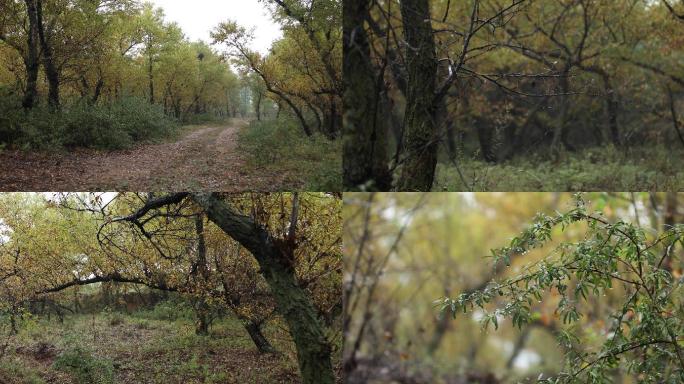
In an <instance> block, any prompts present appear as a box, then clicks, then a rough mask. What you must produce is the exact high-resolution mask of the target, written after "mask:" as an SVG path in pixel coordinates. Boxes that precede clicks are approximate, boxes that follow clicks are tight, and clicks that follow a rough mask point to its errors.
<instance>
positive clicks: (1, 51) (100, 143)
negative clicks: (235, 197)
mask: <svg viewBox="0 0 684 384" xmlns="http://www.w3.org/2000/svg"><path fill="white" fill-rule="evenodd" d="M188 7H191V5H190V4H188ZM249 7H252V8H255V9H257V10H259V11H260V12H265V13H268V14H269V15H270V17H271V18H272V19H273V20H274V22H275V23H277V24H278V26H279V27H280V29H281V31H282V37H280V38H277V39H276V40H275V41H274V42H273V44H272V46H271V47H270V48H269V49H268V51H267V52H261V51H259V50H257V49H255V48H254V45H253V39H254V33H253V32H254V30H253V29H252V28H247V27H245V26H242V25H239V24H238V23H237V22H235V21H234V20H232V19H231V14H230V13H228V14H225V16H224V20H225V22H222V23H220V24H219V25H209V26H206V29H207V31H209V30H211V31H212V32H211V35H210V36H211V38H210V39H208V40H210V41H202V40H192V41H191V40H190V39H189V38H188V37H187V36H186V35H185V33H184V31H183V30H182V29H181V27H180V25H179V24H178V23H176V22H171V21H168V20H166V18H165V15H164V10H163V9H162V8H159V7H157V6H155V5H154V3H152V2H142V1H139V0H21V1H20V0H2V1H0V162H2V163H3V164H7V166H6V167H4V169H3V170H2V171H1V173H0V183H1V184H3V185H5V186H6V188H5V189H4V190H18V191H24V190H68V191H73V190H120V189H124V190H126V189H127V188H126V187H127V186H128V185H135V186H136V188H135V190H156V189H159V188H162V189H165V190H189V189H195V190H197V189H202V190H224V191H225V190H234V191H245V190H250V191H254V190H299V189H306V190H316V191H318V190H340V189H341V187H340V186H339V184H340V181H341V170H340V168H341V167H340V164H341V153H340V151H341V148H340V145H339V143H338V142H339V140H337V138H338V137H339V135H340V131H341V120H342V117H341V110H342V108H341V65H342V64H341V62H342V48H341V44H339V41H340V40H341V33H342V31H341V20H340V17H341V4H340V3H339V2H338V1H334V0H325V1H317V2H309V1H303V0H262V1H258V2H250V4H249ZM207 36H209V35H207ZM162 158H167V159H168V160H169V161H168V162H166V163H162V162H160V159H162ZM179 167H186V168H187V169H180V170H179V169H175V168H179ZM83 169H85V170H86V172H89V174H88V176H87V177H81V178H79V177H78V176H77V175H78V174H79V173H81V172H83ZM225 169H228V171H226V170H225ZM188 172H192V173H195V174H197V175H196V176H194V177H188V176H186V175H185V174H186V173H188ZM48 181H51V182H50V183H48Z"/></svg>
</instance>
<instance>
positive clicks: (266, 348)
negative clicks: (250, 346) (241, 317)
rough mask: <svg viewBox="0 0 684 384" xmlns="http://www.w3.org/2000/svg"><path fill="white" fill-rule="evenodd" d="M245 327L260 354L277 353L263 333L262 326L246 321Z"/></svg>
mask: <svg viewBox="0 0 684 384" xmlns="http://www.w3.org/2000/svg"><path fill="white" fill-rule="evenodd" d="M244 325H245V329H246V330H247V333H248V334H249V337H250V338H251V339H252V341H253V342H254V345H256V347H257V349H258V350H259V352H261V353H274V352H275V351H276V350H275V348H274V347H273V345H271V343H270V342H269V341H268V339H266V337H265V336H264V334H263V333H262V332H261V324H258V323H257V322H254V321H251V320H250V321H245V322H244Z"/></svg>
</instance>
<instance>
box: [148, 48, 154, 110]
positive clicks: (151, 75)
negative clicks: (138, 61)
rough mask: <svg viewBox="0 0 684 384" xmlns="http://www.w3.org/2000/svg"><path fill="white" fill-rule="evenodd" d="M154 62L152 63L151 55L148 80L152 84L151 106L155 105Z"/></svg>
mask: <svg viewBox="0 0 684 384" xmlns="http://www.w3.org/2000/svg"><path fill="white" fill-rule="evenodd" d="M152 65H153V61H152V54H150V57H149V62H148V66H147V78H148V80H149V82H150V84H149V88H150V104H154V73H153V68H152Z"/></svg>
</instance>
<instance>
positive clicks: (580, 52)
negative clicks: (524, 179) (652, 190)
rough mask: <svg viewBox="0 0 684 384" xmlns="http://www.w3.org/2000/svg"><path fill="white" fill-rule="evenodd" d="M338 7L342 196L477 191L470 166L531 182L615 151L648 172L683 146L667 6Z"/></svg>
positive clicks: (676, 37)
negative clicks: (530, 177) (511, 168)
mask: <svg viewBox="0 0 684 384" xmlns="http://www.w3.org/2000/svg"><path fill="white" fill-rule="evenodd" d="M346 3H347V4H348V5H349V7H347V8H346V9H345V12H346V13H345V19H344V21H345V34H344V38H345V41H344V44H345V63H344V65H345V82H346V85H347V88H346V92H347V93H346V94H345V106H346V109H345V111H346V114H345V117H346V120H345V127H346V128H345V129H346V135H347V136H348V140H347V141H346V143H347V144H346V146H345V184H346V185H347V187H348V188H357V189H358V188H371V189H380V190H387V189H390V188H395V189H399V190H429V189H431V188H432V187H433V183H434V182H435V180H436V179H440V178H439V177H438V176H436V175H435V174H436V173H439V172H441V171H442V170H444V172H443V173H444V174H447V173H448V174H449V175H450V177H451V178H452V179H457V180H455V181H454V180H451V183H450V184H449V183H447V184H448V185H451V186H452V187H453V186H454V185H455V186H456V187H455V188H460V189H463V188H473V187H478V185H474V183H475V182H476V181H475V180H469V179H475V178H478V177H482V176H483V175H482V174H479V175H478V174H476V175H472V176H471V175H470V172H467V171H468V170H469V169H467V166H466V165H464V164H462V163H464V162H467V161H471V160H472V159H476V160H477V161H480V162H483V163H487V164H489V165H490V166H494V164H501V163H511V162H515V161H518V162H520V161H521V160H520V159H531V160H534V161H532V162H531V163H528V164H527V165H526V166H524V167H523V169H524V170H526V171H529V170H530V168H533V167H534V166H535V164H536V163H539V162H542V161H546V160H551V161H552V162H553V163H554V164H556V165H558V164H560V165H561V166H569V165H568V163H569V161H568V157H573V156H576V157H577V158H579V159H581V160H582V161H587V164H589V163H597V162H598V163H601V162H602V161H603V162H607V161H614V160H609V158H612V157H614V156H612V154H614V153H615V152H617V153H619V154H621V155H623V156H624V157H625V158H627V159H629V160H631V161H634V162H636V161H637V157H638V158H644V159H646V160H647V161H646V163H647V164H648V166H646V167H644V168H643V170H644V172H645V171H650V170H652V169H649V168H653V170H656V171H660V169H657V166H658V163H657V159H659V158H661V157H665V156H669V155H673V154H674V156H672V157H674V158H676V157H677V156H678V154H680V153H681V149H682V148H683V147H684V136H683V135H684V130H683V129H682V127H681V116H680V115H681V113H679V112H678V111H679V110H680V109H681V94H682V85H683V84H684V74H683V73H682V68H683V66H682V65H681V63H682V57H683V56H682V55H683V53H682V50H681V43H682V40H681V36H682V33H681V31H682V28H683V27H684V24H682V22H681V21H682V19H681V14H682V13H684V9H683V8H682V5H681V4H679V3H677V2H674V3H673V2H669V3H668V2H667V1H665V0H663V1H640V0H625V1H602V0H572V1H563V2H557V1H527V0H516V1H512V2H503V3H502V2H498V1H489V0H468V1H458V2H453V1H446V0H445V1H440V0H420V1H415V2H401V3H400V2H397V1H388V2H371V1H367V0H350V1H347V2H346ZM675 3H676V4H675ZM426 21H429V22H426ZM608 147H611V149H610V150H608ZM595 148H598V149H600V151H599V152H598V153H599V154H598V155H596V152H591V153H593V154H594V156H596V157H598V159H588V158H589V157H590V156H591V155H590V154H589V153H585V151H586V150H587V149H595ZM604 150H607V151H608V152H606V153H604V154H603V155H602V154H601V151H604ZM661 154H662V155H661ZM665 154H666V155H665ZM438 164H441V165H440V166H439V167H438ZM554 168H555V167H554ZM450 169H454V170H455V171H454V172H453V173H451V172H450V171H449V170H450ZM438 171H439V172H438ZM670 171H671V170H670ZM579 172H580V170H576V171H575V173H579ZM606 173H609V172H606ZM632 173H634V172H632ZM675 175H676V173H675ZM503 177H504V178H511V175H510V174H509V175H508V176H506V175H504V176H503ZM441 181H444V180H441ZM653 184H655V182H651V183H650V186H651V187H652V186H653ZM617 185H622V186H627V185H630V184H629V181H627V180H622V183H620V182H618V183H617ZM643 185H649V184H648V183H646V184H643ZM599 186H601V185H599ZM542 187H543V186H542ZM630 187H631V186H630ZM660 187H662V185H661V186H660ZM523 188H525V186H523ZM527 188H529V186H528V187H527ZM527 188H525V189H527Z"/></svg>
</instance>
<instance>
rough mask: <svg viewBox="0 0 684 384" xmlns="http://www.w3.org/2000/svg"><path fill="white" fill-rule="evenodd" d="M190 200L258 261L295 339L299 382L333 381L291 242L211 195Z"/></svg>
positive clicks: (327, 347) (328, 350) (327, 350)
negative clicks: (297, 272)
mask: <svg viewBox="0 0 684 384" xmlns="http://www.w3.org/2000/svg"><path fill="white" fill-rule="evenodd" d="M193 199H194V200H195V201H196V202H197V203H198V204H199V205H200V206H202V208H204V210H205V211H206V214H207V217H208V218H209V220H211V221H212V222H213V223H214V224H216V225H217V226H218V227H219V228H221V229H222V230H223V231H224V232H225V233H226V234H227V235H228V236H230V237H232V238H233V239H234V240H236V241H237V242H239V243H240V244H242V246H243V247H245V248H246V249H247V250H249V251H250V252H251V253H252V255H253V256H254V258H255V259H256V261H257V262H258V263H259V266H260V268H261V273H262V274H263V276H264V278H265V279H266V281H267V282H268V284H269V287H270V288H271V292H273V296H274V299H275V302H276V307H277V309H278V312H279V313H280V314H281V315H282V316H283V318H284V319H285V321H286V322H287V325H288V328H289V330H290V333H291V335H292V338H293V340H294V342H295V346H296V348H297V358H298V362H299V370H300V372H301V375H302V379H303V382H304V383H306V384H314V383H316V384H319V383H320V384H332V383H334V382H335V375H334V373H333V368H332V362H331V347H330V344H329V343H328V341H327V340H326V337H325V334H324V332H323V327H322V325H321V324H320V322H319V320H318V318H317V317H316V310H315V308H314V305H313V303H312V301H311V298H310V297H309V295H308V293H307V291H306V290H305V289H303V288H302V287H300V286H299V285H298V284H297V279H296V277H295V271H294V266H293V265H292V257H293V251H294V249H293V246H292V244H290V243H289V242H287V241H282V240H278V239H275V238H273V237H272V236H271V235H270V233H269V232H268V231H267V230H266V229H264V228H263V227H261V226H260V225H258V224H257V223H256V222H255V221H254V220H252V219H251V218H249V217H246V216H243V215H241V214H239V213H237V212H236V211H234V210H233V209H232V208H230V207H229V206H228V205H227V204H226V203H225V202H224V201H222V200H221V199H219V198H218V197H217V196H215V195H212V194H203V193H200V194H193Z"/></svg>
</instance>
